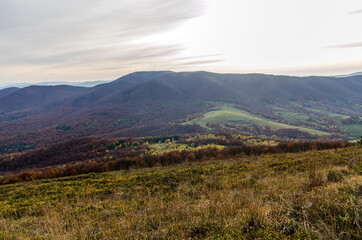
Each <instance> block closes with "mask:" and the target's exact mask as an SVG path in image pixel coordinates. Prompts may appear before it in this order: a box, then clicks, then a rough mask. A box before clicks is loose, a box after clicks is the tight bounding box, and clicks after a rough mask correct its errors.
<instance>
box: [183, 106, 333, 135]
mask: <svg viewBox="0 0 362 240" xmlns="http://www.w3.org/2000/svg"><path fill="white" fill-rule="evenodd" d="M186 123H198V124H200V125H201V126H204V127H207V124H218V123H219V124H222V125H225V124H226V123H237V124H242V125H246V126H252V125H253V124H258V125H261V126H268V127H270V128H271V129H280V128H293V129H298V130H300V131H304V132H307V133H311V134H317V135H326V134H328V133H327V132H323V131H318V130H315V129H312V128H306V127H299V126H294V125H289V124H284V123H279V122H276V121H273V120H270V119H267V118H264V117H261V116H257V115H254V114H251V113H249V112H247V111H243V110H240V109H237V108H235V107H232V106H229V105H222V106H220V108H219V109H218V110H213V111H210V112H207V113H205V114H204V115H203V116H202V117H201V118H197V119H195V120H192V121H190V122H186Z"/></svg>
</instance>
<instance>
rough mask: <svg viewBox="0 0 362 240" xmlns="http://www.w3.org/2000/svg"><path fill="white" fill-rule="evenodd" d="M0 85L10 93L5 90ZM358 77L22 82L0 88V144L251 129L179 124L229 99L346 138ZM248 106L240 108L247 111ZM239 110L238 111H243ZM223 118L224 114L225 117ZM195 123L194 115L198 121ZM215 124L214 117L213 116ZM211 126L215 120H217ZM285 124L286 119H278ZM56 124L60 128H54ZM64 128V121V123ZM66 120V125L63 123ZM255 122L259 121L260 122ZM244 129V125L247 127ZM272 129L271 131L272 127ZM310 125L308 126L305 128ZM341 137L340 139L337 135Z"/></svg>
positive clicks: (138, 76)
mask: <svg viewBox="0 0 362 240" xmlns="http://www.w3.org/2000/svg"><path fill="white" fill-rule="evenodd" d="M4 91H9V93H8V94H5V93H4ZM361 92H362V76H353V77H345V78H334V77H290V76H273V75H264V74H215V73H210V72H181V73H176V72H170V71H161V72H136V73H132V74H129V75H126V76H124V77H121V78H119V79H117V80H115V81H113V82H110V83H106V84H101V85H98V86H95V87H93V88H80V87H70V86H55V87H28V88H23V89H18V90H14V89H13V90H2V91H1V92H0V113H1V112H2V115H0V139H1V141H0V144H1V143H3V144H9V143H17V142H18V141H19V139H22V141H26V142H32V141H33V142H34V141H35V142H38V143H43V144H44V143H45V142H48V141H47V140H48V139H49V138H51V139H52V140H51V141H50V142H53V141H54V142H58V141H62V140H64V139H70V138H73V137H83V136H92V135H100V136H114V137H118V136H146V135H154V134H156V135H164V134H176V133H178V134H180V133H184V132H193V131H200V129H202V128H204V130H211V129H214V130H217V129H219V130H220V129H222V128H226V129H231V130H233V129H234V130H236V131H241V130H240V129H244V130H245V131H249V130H250V131H254V132H255V133H254V134H267V135H268V134H271V135H272V134H277V133H276V132H270V131H269V130H268V129H264V128H265V127H267V125H265V126H262V129H261V130H260V129H259V130H258V128H255V127H254V126H253V122H252V121H251V122H250V121H243V119H236V120H234V121H227V122H220V123H221V125H219V126H206V125H207V124H208V122H207V121H204V120H202V121H201V122H203V123H205V124H206V125H205V126H202V127H200V126H198V125H195V123H198V121H193V122H191V123H194V125H192V124H191V125H188V126H187V124H184V122H185V121H187V119H190V118H191V119H195V118H202V116H203V115H204V114H205V113H207V112H208V111H210V110H213V111H215V109H216V110H217V109H220V108H222V107H223V106H225V104H229V105H231V106H232V107H235V109H240V110H242V111H244V112H243V113H242V114H250V117H249V118H248V119H259V120H258V121H259V122H265V123H266V124H267V123H268V121H269V120H270V122H271V121H272V122H273V124H274V125H273V126H277V125H278V124H275V122H279V123H282V124H280V126H284V125H285V124H287V125H290V127H289V128H293V126H299V127H301V128H300V129H304V128H308V129H310V132H315V131H314V130H316V131H319V132H327V133H333V134H335V133H336V134H339V135H340V136H339V137H343V136H345V137H347V136H348V132H347V133H346V132H344V131H343V130H342V129H355V128H356V127H355V126H350V125H348V126H346V127H345V126H342V124H344V123H340V122H341V121H342V120H343V119H345V118H348V117H349V116H354V118H353V119H354V120H353V121H349V122H348V121H345V122H347V123H348V124H357V126H358V124H360V123H359V120H358V117H357V118H356V117H355V116H361V115H362V110H361V103H362V96H361V94H360V93H361ZM245 111H246V112H245ZM242 114H239V115H240V116H242ZM224 119H225V118H224ZM199 122H200V121H199ZM212 124H214V125H215V121H214V120H213V121H212ZM216 124H217V122H216ZM283 124H284V125H283ZM57 126H58V127H57ZM62 126H63V127H62ZM64 126H66V127H64ZM259 127H260V126H259ZM248 129H249V130H248ZM272 130H273V131H274V130H277V129H272ZM308 131H309V130H308ZM343 138H344V137H343Z"/></svg>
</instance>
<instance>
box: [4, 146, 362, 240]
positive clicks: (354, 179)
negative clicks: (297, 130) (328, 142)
mask: <svg viewBox="0 0 362 240" xmlns="http://www.w3.org/2000/svg"><path fill="white" fill-rule="evenodd" d="M361 174H362V148H361V147H360V146H354V147H349V148H341V149H333V150H323V151H309V152H304V153H294V154H290V153H288V154H269V155H262V156H259V157H257V156H250V157H246V156H245V157H240V158H234V159H228V160H219V161H206V162H200V163H184V164H181V165H177V166H170V167H154V168H147V169H130V170H124V171H116V172H108V173H99V174H95V173H90V174H85V175H79V176H73V177H65V178H58V179H52V180H38V181H32V182H27V183H18V184H10V185H4V186H0V239H316V238H318V239H361V218H360V216H361V202H362V201H361V200H362V198H361V197H362V185H361V183H362V176H361Z"/></svg>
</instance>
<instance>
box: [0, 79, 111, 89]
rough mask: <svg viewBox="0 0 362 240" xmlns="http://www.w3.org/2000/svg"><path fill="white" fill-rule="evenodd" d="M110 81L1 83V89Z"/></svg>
mask: <svg viewBox="0 0 362 240" xmlns="http://www.w3.org/2000/svg"><path fill="white" fill-rule="evenodd" d="M107 82H109V81H86V82H39V83H11V84H9V83H7V84H0V90H1V89H5V88H24V87H29V86H57V85H70V86H76V87H94V86H97V85H99V84H103V83H107Z"/></svg>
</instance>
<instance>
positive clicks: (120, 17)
mask: <svg viewBox="0 0 362 240" xmlns="http://www.w3.org/2000/svg"><path fill="white" fill-rule="evenodd" d="M202 7H203V6H202V5H200V3H199V1H197V0H172V1H169V0H132V1H131V0H130V1H118V0H102V1H98V0H73V1H58V0H47V1H43V0H32V1H22V0H2V1H0V52H1V55H0V69H2V70H4V69H5V70H6V67H7V66H9V67H11V68H14V67H16V66H19V67H20V66H24V65H28V66H29V65H30V66H32V65H36V66H37V69H38V68H46V69H48V70H49V69H57V71H56V72H58V73H60V72H61V71H60V70H61V68H66V67H67V66H72V68H77V67H79V68H87V67H88V68H93V69H95V68H98V69H102V68H104V67H107V64H108V65H109V68H110V69H111V68H114V66H116V65H117V64H118V65H129V66H131V65H137V64H139V63H143V64H144V63H145V62H150V63H152V62H157V61H164V58H169V57H170V56H171V57H172V56H173V57H175V55H177V53H178V52H179V51H181V50H182V46H181V45H180V44H179V43H177V42H173V43H168V42H166V43H162V44H156V43H142V44H141V43H137V41H138V40H139V39H142V38H146V37H148V36H152V35H156V34H162V33H165V32H167V31H170V30H172V29H175V28H176V27H178V26H179V25H181V24H182V23H184V22H185V21H187V20H189V19H192V18H194V17H197V16H199V15H200V14H202V9H203V8H202ZM174 64H176V62H175V63H174ZM171 65H172V64H171ZM135 67H136V66H135ZM64 71H67V69H64ZM6 77H7V76H3V77H2V76H1V75H0V81H1V80H2V78H6ZM39 80H42V79H39Z"/></svg>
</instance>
